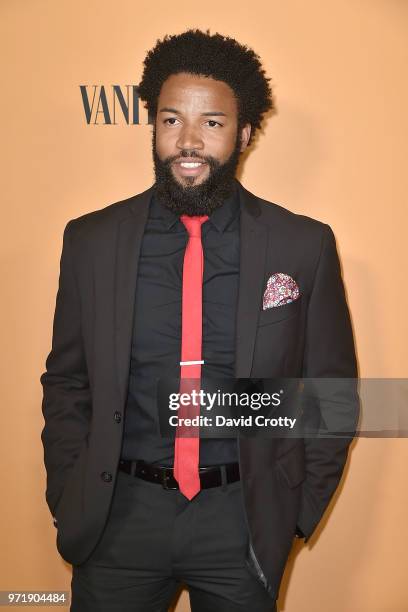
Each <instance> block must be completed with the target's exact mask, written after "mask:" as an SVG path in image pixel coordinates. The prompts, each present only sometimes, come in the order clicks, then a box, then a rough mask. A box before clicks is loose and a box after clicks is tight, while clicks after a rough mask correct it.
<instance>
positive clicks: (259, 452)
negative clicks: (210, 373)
mask: <svg viewBox="0 0 408 612" xmlns="http://www.w3.org/2000/svg"><path fill="white" fill-rule="evenodd" d="M237 184H238V192H239V197H240V199H241V204H242V212H241V229H240V244H241V252H240V285H239V297H238V309H237V328H236V363H235V370H236V371H235V373H236V376H237V377H238V378H246V377H264V378H274V377H305V378H320V377H325V378H327V377H333V378H341V377H345V378H355V377H357V365H356V356H355V349H354V342H353V334H352V329H351V324H350V317H349V311H348V308H347V303H346V298H345V293H344V286H343V282H342V278H341V272H340V265H339V260H338V255H337V251H336V244H335V238H334V235H333V232H332V230H331V228H330V227H329V226H328V225H326V224H324V223H321V222H319V221H317V220H314V219H312V218H310V217H306V216H303V215H296V214H294V213H292V212H290V211H288V210H286V209H285V208H283V207H281V206H279V205H277V204H274V203H270V202H266V201H265V200H262V199H260V198H258V197H256V196H255V195H253V194H252V193H250V192H249V191H248V190H246V189H245V188H244V187H243V186H242V185H241V184H240V183H239V182H238V181H237ZM153 189H154V185H153V186H152V187H151V188H149V189H147V190H146V191H144V192H143V193H141V194H138V195H136V196H133V197H131V198H128V199H126V200H123V201H121V202H118V203H115V204H112V205H110V206H107V207H105V208H103V209H101V210H97V211H94V212H91V213H88V214H85V215H83V216H81V217H78V218H77V219H73V220H71V221H69V223H68V224H67V226H66V228H65V231H64V237H63V248H62V255H61V263H60V278H59V288H58V293H57V298H56V308H55V317H54V325H53V339H52V349H51V352H50V353H49V355H48V357H47V361H46V371H45V372H44V373H43V374H42V376H41V383H42V385H43V392H44V395H43V404H42V409H43V415H44V419H45V425H44V429H43V431H42V435H41V438H42V442H43V446H44V461H45V466H46V471H47V489H46V500H47V503H48V506H49V508H50V511H51V513H52V515H53V517H54V524H55V526H56V527H57V528H58V535H57V547H58V550H59V552H60V554H61V555H62V557H63V558H64V559H65V560H66V561H68V562H69V563H72V564H75V565H78V564H81V563H82V562H84V561H86V559H87V558H88V557H89V556H90V554H91V552H92V550H93V549H94V547H95V545H96V544H97V541H98V538H99V537H100V535H101V533H102V530H103V527H104V525H105V522H106V520H107V517H108V512H109V507H110V503H111V498H112V492H113V488H114V484H115V479H116V471H117V466H118V462H119V457H120V450H121V443H122V434H123V422H124V419H123V411H124V407H125V402H126V395H127V384H128V375H129V364H130V350H131V336H132V319H133V305H134V292H135V287H136V278H137V268H138V254H139V250H140V245H141V240H142V237H143V230H144V226H145V223H146V219H147V214H148V207H149V202H150V197H151V195H152V192H153ZM275 272H284V273H286V274H289V275H290V276H292V278H294V279H295V280H296V282H297V283H298V285H299V287H300V297H299V298H298V299H297V300H295V301H293V302H291V303H289V304H287V305H284V306H279V307H276V308H270V309H267V310H262V297H263V292H264V290H265V286H266V282H267V279H268V278H269V276H270V275H271V274H273V273H275ZM334 401H337V400H336V398H334ZM334 401H333V398H328V397H325V398H324V399H323V400H321V401H320V405H319V406H318V409H319V410H320V412H321V414H323V415H324V414H326V415H327V414H329V413H330V411H331V410H333V406H334V405H335V404H334ZM314 408H316V406H314ZM342 410H343V413H346V412H347V415H348V417H349V420H350V421H351V422H352V423H356V422H357V419H358V411H359V400H358V396H357V394H356V393H355V394H354V393H352V394H351V397H350V398H349V401H347V403H346V404H345V405H343V406H342ZM349 429H350V428H349ZM350 441H351V438H350V437H348V438H347V437H346V438H335V439H324V438H321V439H316V438H308V439H306V438H280V439H279V438H276V439H264V438H259V437H257V438H253V437H242V438H240V439H239V445H238V448H239V461H240V470H241V477H242V486H243V500H244V506H245V511H246V517H247V522H248V529H249V533H250V548H249V550H248V557H247V563H248V568H249V569H250V570H251V571H253V572H254V573H255V575H256V576H257V577H258V578H259V579H260V580H261V581H262V583H263V584H264V586H265V588H266V589H267V590H268V591H269V593H270V595H271V597H272V598H276V597H277V596H278V591H279V584H280V581H281V577H282V573H283V571H284V567H285V563H286V560H287V556H288V554H289V551H290V548H291V545H292V543H293V536H294V533H295V530H296V526H299V527H300V529H301V530H302V532H303V533H304V534H305V536H306V540H308V539H309V538H310V536H311V534H312V533H313V532H314V530H315V528H316V526H317V524H318V523H319V521H320V519H321V517H322V515H323V513H324V511H325V509H326V507H327V505H328V503H329V501H330V499H331V497H332V495H333V493H334V491H335V489H336V488H337V486H338V484H339V480H340V478H341V475H342V472H343V468H344V465H345V462H346V458H347V451H348V446H349V444H350Z"/></svg>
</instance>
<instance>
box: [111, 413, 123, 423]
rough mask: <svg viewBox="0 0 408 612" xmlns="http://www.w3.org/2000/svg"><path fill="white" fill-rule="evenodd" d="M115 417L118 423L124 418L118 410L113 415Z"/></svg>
mask: <svg viewBox="0 0 408 612" xmlns="http://www.w3.org/2000/svg"><path fill="white" fill-rule="evenodd" d="M113 418H114V419H115V421H116V422H117V423H120V422H121V420H122V415H121V413H120V412H118V411H116V412H115V414H114V415H113Z"/></svg>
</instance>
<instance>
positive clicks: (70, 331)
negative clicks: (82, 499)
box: [40, 221, 91, 514]
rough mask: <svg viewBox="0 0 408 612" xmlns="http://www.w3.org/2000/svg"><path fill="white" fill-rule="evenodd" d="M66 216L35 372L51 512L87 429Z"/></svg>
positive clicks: (86, 389)
mask: <svg viewBox="0 0 408 612" xmlns="http://www.w3.org/2000/svg"><path fill="white" fill-rule="evenodd" d="M73 224H74V221H69V222H68V224H67V225H66V227H65V230H64V236H63V246H62V254H61V259H60V276H59V286H58V292H57V297H56V305H55V314H54V323H53V335H52V348H51V352H50V353H49V355H48V357H47V360H46V371H45V372H44V373H43V374H42V375H41V378H40V382H41V384H42V386H43V400H42V413H43V416H44V421H45V425H44V428H43V430H42V433H41V440H42V443H43V447H44V463H45V468H46V472H47V489H46V501H47V504H48V506H49V508H50V511H51V513H52V514H54V512H55V507H56V505H57V503H58V500H59V498H60V496H61V494H62V491H63V488H64V483H65V480H66V477H67V475H68V473H69V471H70V468H71V467H72V466H73V464H74V462H75V459H76V457H77V456H78V454H79V451H80V448H81V445H82V442H83V440H84V439H85V438H86V436H87V434H88V431H89V423H90V416H91V392H90V387H89V380H88V374H87V366H86V360H85V354H84V346H83V339H82V334H81V306H80V296H79V292H78V286H77V283H76V278H75V271H74V264H73V257H72V247H71V230H72V226H73Z"/></svg>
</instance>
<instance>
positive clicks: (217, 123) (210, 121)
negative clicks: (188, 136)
mask: <svg viewBox="0 0 408 612" xmlns="http://www.w3.org/2000/svg"><path fill="white" fill-rule="evenodd" d="M207 123H213V124H215V125H210V127H215V126H216V125H219V126H220V127H222V123H219V121H214V119H209V120H208V121H207Z"/></svg>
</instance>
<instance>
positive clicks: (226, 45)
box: [139, 29, 276, 144]
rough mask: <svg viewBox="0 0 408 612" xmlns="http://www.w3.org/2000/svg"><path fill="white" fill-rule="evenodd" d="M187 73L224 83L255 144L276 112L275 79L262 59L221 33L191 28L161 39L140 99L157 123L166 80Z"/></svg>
mask: <svg viewBox="0 0 408 612" xmlns="http://www.w3.org/2000/svg"><path fill="white" fill-rule="evenodd" d="M179 72H187V73H190V74H197V75H201V76H209V77H212V78H213V79H216V80H217V81H224V82H225V83H227V84H228V85H229V86H230V87H231V89H232V90H233V91H234V94H235V97H236V99H237V101H238V126H239V127H242V126H244V125H246V124H247V123H250V124H251V136H250V139H249V142H248V144H250V143H251V141H252V140H253V138H254V136H255V132H256V130H257V129H258V128H260V127H261V122H262V118H263V115H264V113H266V112H267V111H269V110H272V111H274V112H276V108H275V105H274V100H273V96H272V91H271V88H270V86H269V82H268V81H270V80H271V79H269V78H267V77H266V76H265V70H263V68H262V65H261V61H260V58H259V56H258V55H257V54H256V53H255V52H254V51H253V50H252V49H250V48H249V47H247V46H244V45H241V44H239V43H238V42H237V41H236V40H234V39H233V38H230V37H228V36H223V35H221V34H218V33H216V34H213V35H210V31H209V30H206V32H202V31H201V30H198V29H195V30H193V29H190V30H187V31H186V32H183V33H182V34H175V35H172V36H169V35H166V36H164V38H163V40H157V42H156V45H155V47H153V49H151V50H150V51H149V52H148V53H147V55H146V58H145V60H144V70H143V75H142V80H141V82H140V83H139V97H140V98H141V100H142V101H143V102H145V104H144V106H145V108H146V109H147V110H148V112H149V118H150V120H152V119H153V120H154V118H155V117H156V112H157V101H158V98H159V94H160V90H161V87H162V85H163V83H164V81H165V80H166V79H167V78H168V77H169V76H170V75H172V74H177V73H179Z"/></svg>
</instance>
